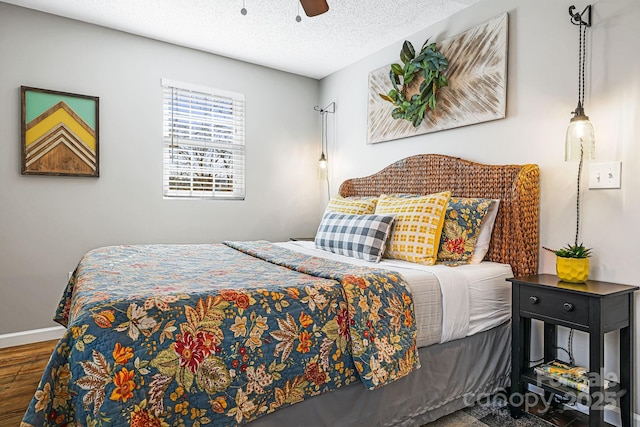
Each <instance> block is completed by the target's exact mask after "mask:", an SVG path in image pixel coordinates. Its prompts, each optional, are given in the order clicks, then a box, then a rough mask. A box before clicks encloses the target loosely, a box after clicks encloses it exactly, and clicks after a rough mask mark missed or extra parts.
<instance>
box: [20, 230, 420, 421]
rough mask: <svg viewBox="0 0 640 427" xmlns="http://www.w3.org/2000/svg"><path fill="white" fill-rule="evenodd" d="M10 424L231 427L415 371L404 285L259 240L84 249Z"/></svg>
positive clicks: (389, 277)
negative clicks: (52, 337)
mask: <svg viewBox="0 0 640 427" xmlns="http://www.w3.org/2000/svg"><path fill="white" fill-rule="evenodd" d="M55 319H56V320H57V321H58V322H60V323H61V324H63V325H65V326H67V330H66V333H65V335H64V337H63V338H62V339H61V340H60V342H59V343H58V345H57V346H56V349H55V351H54V353H53V355H52V357H51V360H50V362H49V364H48V366H47V368H46V369H45V372H44V375H43V377H42V380H41V382H40V384H39V386H38V389H37V391H36V393H35V396H34V397H33V399H32V401H31V404H30V406H29V409H28V410H27V412H26V414H25V416H24V419H23V422H22V424H21V425H22V426H42V425H45V426H63V425H65V426H81V425H82V426H107V425H129V426H145V427H155V426H157V427H160V426H179V425H183V426H202V425H215V426H233V425H238V424H244V423H247V422H249V421H251V420H253V419H256V418H258V417H260V416H263V415H265V414H268V413H270V412H273V411H276V410H277V409H279V408H282V407H285V406H288V405H291V404H294V403H297V402H300V401H302V400H304V399H306V398H308V397H311V396H315V395H318V394H320V393H324V392H327V391H331V390H334V389H336V388H338V387H341V386H344V385H348V384H351V383H354V382H357V381H361V382H362V383H363V384H364V386H365V387H367V388H369V389H374V388H377V387H381V386H383V385H385V384H387V383H389V382H392V381H394V380H396V379H398V378H400V377H402V376H404V375H406V374H408V373H409V372H411V371H412V370H414V369H417V368H419V366H420V364H419V360H418V356H417V350H416V327H415V322H414V313H413V302H412V299H411V294H410V292H409V289H408V287H407V286H406V283H405V282H404V280H403V279H402V278H401V277H400V276H399V275H397V274H395V273H393V272H389V271H385V270H371V269H366V268H362V267H353V266H349V265H346V264H342V263H339V262H335V261H329V260H324V259H321V258H317V257H311V256H307V255H303V254H299V253H296V252H293V251H289V250H287V249H284V248H281V247H279V246H276V245H272V244H270V243H268V242H263V241H259V242H225V244H214V245H133V246H112V247H105V248H100V249H96V250H93V251H90V252H88V253H87V254H86V255H85V256H84V257H83V259H82V260H81V261H80V263H79V264H78V267H77V268H76V271H75V272H74V274H73V276H72V278H71V280H70V281H69V284H68V285H67V288H66V290H65V292H64V295H63V297H62V299H61V301H60V305H59V307H58V310H57V313H56V318H55Z"/></svg>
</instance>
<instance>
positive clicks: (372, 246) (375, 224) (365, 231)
mask: <svg viewBox="0 0 640 427" xmlns="http://www.w3.org/2000/svg"><path fill="white" fill-rule="evenodd" d="M394 220H395V216H394V215H352V214H343V213H338V212H327V213H325V214H324V216H323V217H322V222H321V223H320V227H318V232H317V233H316V239H315V243H316V248H318V249H322V250H325V251H328V252H333V253H336V254H340V255H345V256H348V257H352V258H359V259H363V260H365V261H371V262H380V259H381V258H382V254H383V253H384V249H385V247H386V243H387V238H388V237H389V234H390V232H391V226H392V225H393V221H394Z"/></svg>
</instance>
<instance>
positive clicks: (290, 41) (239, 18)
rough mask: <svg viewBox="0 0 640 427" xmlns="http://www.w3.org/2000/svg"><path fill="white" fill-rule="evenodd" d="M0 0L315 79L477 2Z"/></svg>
mask: <svg viewBox="0 0 640 427" xmlns="http://www.w3.org/2000/svg"><path fill="white" fill-rule="evenodd" d="M2 1H4V2H5V3H10V4H14V5H18V6H23V7H27V8H30V9H35V10H40V11H43V12H48V13H52V14H55V15H60V16H65V17H68V18H72V19H77V20H80V21H85V22H90V23H93V24H97V25H101V26H104V27H109V28H114V29H117V30H121V31H126V32H128V33H132V34H137V35H141V36H145V37H149V38H152V39H156V40H162V41H166V42H170V43H175V44H178V45H181V46H187V47H192V48H196V49H200V50H203V51H206V52H211V53H216V54H220V55H224V56H227V57H230V58H236V59H240V60H243V61H247V62H252V63H254V64H260V65H264V66H267V67H271V68H275V69H278V70H283V71H288V72H291V73H295V74H300V75H304V76H309V77H313V78H322V77H325V76H327V75H329V74H331V73H333V72H334V71H337V70H339V69H341V68H343V67H345V66H347V65H349V64H351V63H353V62H355V61H357V60H359V59H361V58H364V57H366V56H368V55H370V54H372V53H374V52H376V51H377V50H379V49H380V48H382V47H385V46H388V45H390V44H392V43H395V42H397V41H400V40H404V39H405V38H406V37H408V36H410V35H412V34H413V33H415V32H417V31H419V30H421V29H423V28H426V27H428V26H429V25H431V24H433V23H435V22H438V21H440V20H442V19H444V18H446V17H448V16H450V15H452V14H454V13H455V12H457V11H459V10H460V9H463V8H465V7H467V6H469V5H471V4H473V3H476V2H477V1H479V0H327V1H328V3H329V12H327V13H325V14H323V15H320V16H316V17H314V18H308V17H307V16H306V15H305V14H304V11H303V10H302V8H301V7H299V6H298V5H299V3H298V0H2ZM243 5H244V7H245V8H246V9H247V12H248V13H247V14H246V15H244V16H243V15H242V14H241V13H240V9H241V8H242V7H243ZM298 14H300V16H301V17H302V20H301V22H296V16H297V15H298Z"/></svg>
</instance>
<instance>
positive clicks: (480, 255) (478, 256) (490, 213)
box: [471, 199, 500, 264]
mask: <svg viewBox="0 0 640 427" xmlns="http://www.w3.org/2000/svg"><path fill="white" fill-rule="evenodd" d="M499 205H500V199H493V203H491V205H490V206H489V210H487V214H486V215H485V216H484V219H483V220H482V225H480V233H479V234H478V241H477V242H476V247H475V249H474V251H473V256H472V257H471V264H480V263H481V262H482V260H483V259H484V256H485V255H486V254H487V251H488V250H489V242H490V241H491V233H492V232H493V224H494V223H495V222H496V216H497V215H498V207H499Z"/></svg>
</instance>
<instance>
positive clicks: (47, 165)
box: [20, 86, 100, 177]
mask: <svg viewBox="0 0 640 427" xmlns="http://www.w3.org/2000/svg"><path fill="white" fill-rule="evenodd" d="M20 89H21V99H22V130H21V144H22V149H21V152H22V174H23V175H57V176H86V177H98V176H100V169H99V162H98V160H99V156H98V154H99V149H98V142H99V134H98V129H99V126H98V117H99V116H98V104H99V98H98V97H96V96H87V95H78V94H74V93H67V92H57V91H53V90H47V89H38V88H33V87H27V86H22V87H21V88H20Z"/></svg>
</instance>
